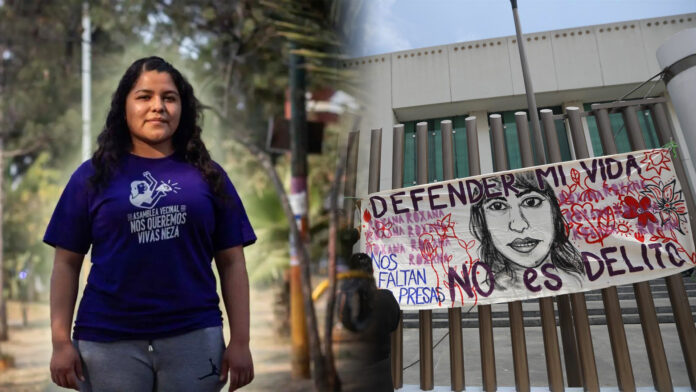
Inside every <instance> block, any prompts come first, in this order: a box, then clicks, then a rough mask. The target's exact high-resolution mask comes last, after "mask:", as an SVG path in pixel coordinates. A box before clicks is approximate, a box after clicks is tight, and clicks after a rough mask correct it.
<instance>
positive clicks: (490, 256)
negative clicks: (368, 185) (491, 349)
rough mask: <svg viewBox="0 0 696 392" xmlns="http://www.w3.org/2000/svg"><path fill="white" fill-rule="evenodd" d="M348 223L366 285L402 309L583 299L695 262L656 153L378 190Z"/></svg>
mask: <svg viewBox="0 0 696 392" xmlns="http://www.w3.org/2000/svg"><path fill="white" fill-rule="evenodd" d="M360 218H361V234H360V246H361V249H362V251H363V252H365V253H367V254H368V255H370V256H371V257H372V261H373V267H374V277H375V280H376V282H377V286H378V287H380V288H383V289H388V290H391V292H392V293H393V294H394V297H395V298H396V299H397V301H398V302H399V304H400V305H401V308H402V309H407V310H408V309H436V308H445V307H453V306H462V307H468V306H473V305H480V304H492V303H499V302H509V301H515V300H523V299H527V298H538V297H544V296H551V295H554V296H555V295H560V294H567V293H574V292H581V291H588V290H595V289H600V288H604V287H609V286H616V285H622V284H627V283H635V282H640V281H646V280H650V279H655V278H659V277H663V276H667V275H671V274H675V273H679V272H681V271H684V270H686V269H688V268H691V267H693V266H694V264H695V263H696V253H694V242H693V236H692V233H691V227H690V226H689V219H688V216H687V211H686V202H685V201H684V195H683V193H682V187H681V185H680V184H679V181H678V180H677V178H676V175H675V172H674V166H673V163H672V160H671V156H670V151H669V150H667V149H655V150H645V151H635V152H631V153H626V154H617V155H612V156H603V157H599V158H591V159H584V160H579V161H572V162H564V163H559V164H551V165H543V166H535V167H531V168H524V169H519V170H512V171H506V172H498V173H494V174H490V175H483V176H476V177H467V178H461V179H456V180H451V181H443V182H437V183H432V184H425V185H419V186H413V187H409V188H402V189H393V190H388V191H381V192H377V193H373V194H370V195H369V196H368V197H367V199H365V200H363V201H362V206H361V214H360Z"/></svg>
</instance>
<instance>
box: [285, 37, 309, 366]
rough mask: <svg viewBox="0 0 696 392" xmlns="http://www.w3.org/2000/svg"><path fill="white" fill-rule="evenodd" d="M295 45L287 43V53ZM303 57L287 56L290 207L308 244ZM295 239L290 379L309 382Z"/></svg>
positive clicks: (302, 236) (291, 259)
mask: <svg viewBox="0 0 696 392" xmlns="http://www.w3.org/2000/svg"><path fill="white" fill-rule="evenodd" d="M292 49H295V44H294V43H290V50H291V51H292ZM303 65H304V57H303V56H298V55H296V54H292V53H290V111H291V118H290V154H291V155H290V156H291V158H290V160H291V162H290V175H291V178H290V196H289V198H290V205H291V207H292V212H293V214H294V215H295V221H296V222H297V227H298V228H299V230H300V238H299V240H300V241H303V242H308V240H309V220H308V219H307V204H308V203H307V112H306V107H305V70H304V68H303ZM295 240H296V239H295V238H292V235H291V238H290V335H291V339H292V369H291V373H292V377H293V378H309V377H310V372H309V344H308V337H307V321H306V316H305V309H304V298H303V295H302V278H301V273H302V271H301V269H300V261H299V255H297V253H296V250H295V243H294V241H295Z"/></svg>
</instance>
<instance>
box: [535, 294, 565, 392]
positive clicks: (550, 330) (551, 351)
mask: <svg viewBox="0 0 696 392" xmlns="http://www.w3.org/2000/svg"><path fill="white" fill-rule="evenodd" d="M539 310H540V311H541V331H542V334H543V337H544V354H545V357H546V373H547V377H548V380H549V389H550V390H551V392H561V391H563V390H564V389H565V387H564V386H563V369H562V368H561V353H560V349H559V347H558V333H557V332H556V315H555V314H554V312H553V298H552V297H545V298H540V299H539Z"/></svg>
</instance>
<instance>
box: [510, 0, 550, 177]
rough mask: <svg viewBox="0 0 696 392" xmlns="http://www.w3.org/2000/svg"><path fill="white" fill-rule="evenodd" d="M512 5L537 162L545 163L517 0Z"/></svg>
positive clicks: (511, 2) (511, 0)
mask: <svg viewBox="0 0 696 392" xmlns="http://www.w3.org/2000/svg"><path fill="white" fill-rule="evenodd" d="M510 4H511V5H512V16H513V18H514V19H515V32H516V33H517V47H518V48H519V50H520V63H521V64H522V77H523V78H524V90H525V92H526V93H527V110H528V111H529V117H530V119H531V121H532V139H533V140H532V141H533V143H534V149H535V150H536V156H537V161H536V162H535V163H536V164H545V163H546V155H545V154H544V141H543V140H542V138H541V126H540V125H539V112H537V106H536V98H534V88H533V87H532V78H531V76H530V75H529V65H528V64H527V55H526V54H525V52H524V43H523V42H522V27H520V16H519V15H518V13H517V0H510Z"/></svg>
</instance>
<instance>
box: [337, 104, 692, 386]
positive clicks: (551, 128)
mask: <svg viewBox="0 0 696 392" xmlns="http://www.w3.org/2000/svg"><path fill="white" fill-rule="evenodd" d="M665 101H666V99H665V98H651V99H643V100H633V101H621V102H614V103H606V104H593V105H592V106H591V108H592V110H591V111H588V112H584V111H582V110H581V109H580V108H576V107H568V108H566V113H565V114H558V115H554V114H553V113H552V112H551V110H548V109H545V110H541V122H542V126H543V128H544V129H545V130H547V131H546V132H544V138H545V144H546V147H544V143H543V141H542V140H541V139H540V138H536V140H535V142H534V146H532V140H534V138H532V137H531V135H530V131H529V125H528V124H529V123H528V120H527V115H526V113H524V112H518V113H516V115H515V116H516V125H517V131H518V140H519V144H520V152H521V155H522V165H523V166H533V165H534V161H535V159H534V158H535V156H534V155H533V151H537V152H541V151H544V152H545V154H541V153H537V156H536V161H537V163H539V162H541V163H547V162H548V163H554V162H560V161H561V154H560V149H559V141H558V135H557V133H556V132H555V129H556V127H555V121H556V120H564V124H566V127H565V128H566V132H567V133H568V134H569V135H570V139H571V141H572V144H573V148H574V150H575V157H576V159H583V158H588V157H590V153H589V150H588V145H587V141H586V138H585V132H584V130H583V125H582V117H583V116H594V119H595V121H596V123H597V126H598V130H599V135H600V139H601V143H602V147H603V151H604V153H605V154H615V153H617V148H616V143H615V139H614V131H618V130H613V129H612V124H611V122H610V120H609V115H610V114H611V113H621V115H622V117H623V120H624V126H625V129H626V132H627V134H628V138H629V142H630V144H631V149H632V150H642V149H645V148H646V144H645V140H644V139H643V134H642V132H641V129H640V125H639V121H638V117H637V111H638V110H649V111H650V114H651V118H652V121H653V125H654V127H655V130H656V132H657V137H658V140H659V143H660V144H662V145H665V144H667V143H669V142H671V141H672V140H673V134H672V128H671V126H670V123H669V120H668V118H667V115H666V108H665ZM489 125H490V132H491V138H492V148H493V151H479V150H478V146H479V143H478V133H477V129H476V118H475V117H468V118H467V119H466V132H467V149H468V151H467V152H468V154H467V155H468V160H469V174H470V175H472V176H475V175H479V174H481V169H480V154H492V155H493V157H494V167H495V170H496V171H502V170H507V169H508V162H507V156H506V153H505V140H504V135H503V123H502V120H501V116H500V115H499V114H492V115H490V116H489ZM440 129H441V133H442V160H443V162H442V164H443V173H444V179H445V180H449V179H453V178H454V161H455V157H454V152H453V144H452V143H453V140H452V139H453V137H452V134H453V130H452V122H451V121H449V120H445V121H442V123H441V128H440ZM428 131H429V130H428V129H427V123H425V122H422V123H418V124H417V126H416V156H417V168H416V172H417V175H416V176H417V182H418V184H424V183H427V182H428V156H427V154H428V151H429V149H428V137H427V134H428ZM381 145H382V130H381V129H373V130H372V133H371V146H370V163H369V179H368V192H369V193H372V192H377V191H379V190H380V189H379V183H380V164H381V162H380V161H381V157H380V151H381V147H382V146H381ZM352 155H357V154H352ZM392 156H393V162H392V166H391V167H392V187H393V188H401V187H403V186H404V184H403V165H404V126H403V125H395V126H394V129H393V155H392ZM355 158H356V157H354V159H353V165H351V166H353V171H354V170H355V168H354V166H355ZM349 168H350V166H349ZM675 170H676V174H677V176H678V178H679V180H680V181H681V183H682V188H683V191H684V196H685V200H686V202H687V206H688V208H689V215H690V216H689V218H690V221H691V232H692V235H693V233H696V230H694V228H695V227H696V222H695V220H694V213H695V212H696V209H695V208H694V199H693V195H692V194H691V192H690V189H689V186H688V182H687V178H686V174H685V171H684V168H683V166H682V164H681V161H680V160H678V159H676V160H675ZM665 281H666V286H667V291H668V294H669V298H670V301H671V305H672V311H673V313H674V322H675V323H676V328H677V331H678V335H679V340H680V343H681V348H682V352H683V354H684V361H685V365H686V369H687V372H688V377H689V381H690V384H691V388H692V389H694V390H696V328H695V327H694V320H693V316H692V313H691V308H690V306H689V302H688V297H687V293H686V290H685V288H684V282H683V280H682V277H681V275H680V274H676V275H673V276H670V277H667V278H665ZM633 290H634V294H635V298H636V302H637V305H638V313H639V316H640V323H641V326H642V331H643V336H644V339H645V345H646V350H647V356H648V360H649V364H650V370H651V372H652V379H653V383H654V387H655V389H656V390H657V391H670V390H672V388H673V387H672V380H671V377H670V372H669V368H668V366H667V359H666V355H665V351H664V346H663V342H662V337H661V335H660V333H659V324H658V318H657V316H656V310H655V305H654V302H653V297H652V294H651V289H650V286H649V284H648V282H642V283H636V284H633ZM601 292H602V300H603V305H604V314H605V316H606V324H607V328H608V333H609V339H610V343H611V352H612V355H613V362H614V369H615V372H616V386H617V387H618V388H619V390H621V391H635V390H636V385H635V380H634V375H633V368H632V366H631V359H630V356H629V352H628V344H627V340H626V333H625V330H624V324H623V320H622V317H621V308H620V305H619V296H618V293H617V289H616V287H609V288H606V289H603V290H602V291H601ZM554 300H555V301H554ZM538 301H539V308H540V315H541V327H542V334H543V343H544V353H545V357H546V371H547V375H548V385H549V389H550V390H551V391H562V390H564V388H565V385H567V386H568V387H583V388H584V389H585V390H589V391H597V390H599V379H598V375H597V367H596V362H595V354H594V349H593V344H592V336H591V333H590V323H589V319H588V310H587V304H586V302H585V294H584V293H576V294H568V295H561V296H557V297H547V298H541V299H539V300H538ZM554 302H555V306H556V310H557V312H558V319H559V324H560V331H561V339H562V343H563V353H562V355H563V361H564V362H565V369H566V374H565V377H564V374H563V370H562V363H561V352H560V351H561V350H560V347H559V343H558V335H557V328H556V327H557V326H556V318H555V310H554ZM477 311H478V312H477V313H478V333H479V341H480V355H481V371H482V375H481V376H482V380H483V389H484V390H485V391H495V390H496V389H497V380H496V359H495V353H494V345H493V321H492V313H491V306H490V305H482V306H478V309H477ZM508 317H509V326H510V335H511V343H512V358H513V364H514V366H513V367H514V377H515V386H516V389H517V390H519V391H529V390H530V378H529V366H528V361H527V343H526V341H525V331H524V328H525V325H524V318H523V317H524V316H523V312H522V304H521V302H520V301H516V302H511V303H509V304H508ZM418 325H419V326H418V329H419V352H420V388H421V389H422V390H431V389H433V388H434V369H433V315H432V311H430V310H421V311H419V312H418ZM448 328H449V355H450V376H451V388H452V390H453V391H463V390H464V386H465V371H464V369H465V364H464V354H463V343H462V311H461V308H450V309H448ZM656 332H658V333H656ZM391 339H392V342H391V343H392V354H391V360H392V377H393V380H394V386H395V388H397V389H398V388H401V387H402V386H403V366H404V365H403V317H402V321H401V322H400V323H399V327H398V329H397V330H396V331H395V332H394V333H392V337H391Z"/></svg>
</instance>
